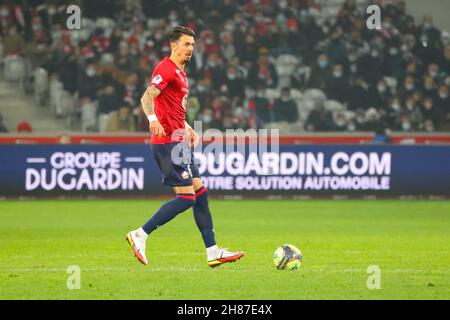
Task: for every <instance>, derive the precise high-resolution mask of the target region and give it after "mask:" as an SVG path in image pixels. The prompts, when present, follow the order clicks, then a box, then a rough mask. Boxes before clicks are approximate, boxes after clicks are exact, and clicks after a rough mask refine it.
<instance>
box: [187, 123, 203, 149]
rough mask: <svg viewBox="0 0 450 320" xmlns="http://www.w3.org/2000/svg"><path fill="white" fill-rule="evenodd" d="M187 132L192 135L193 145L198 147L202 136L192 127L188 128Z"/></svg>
mask: <svg viewBox="0 0 450 320" xmlns="http://www.w3.org/2000/svg"><path fill="white" fill-rule="evenodd" d="M187 132H188V134H189V137H191V147H193V148H195V147H197V146H198V144H199V142H200V138H199V136H198V134H197V132H195V130H194V129H192V128H188V130H187Z"/></svg>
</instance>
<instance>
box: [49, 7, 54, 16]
mask: <svg viewBox="0 0 450 320" xmlns="http://www.w3.org/2000/svg"><path fill="white" fill-rule="evenodd" d="M47 12H48V14H49V15H51V16H52V15H54V14H55V13H56V8H55V7H50V8H48V11H47Z"/></svg>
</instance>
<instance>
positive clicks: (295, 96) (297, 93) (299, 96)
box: [291, 89, 303, 100]
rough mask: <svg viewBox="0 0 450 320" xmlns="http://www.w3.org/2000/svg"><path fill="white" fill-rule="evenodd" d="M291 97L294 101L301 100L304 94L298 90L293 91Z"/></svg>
mask: <svg viewBox="0 0 450 320" xmlns="http://www.w3.org/2000/svg"><path fill="white" fill-rule="evenodd" d="M291 97H292V99H295V100H300V99H302V98H303V94H302V92H301V91H300V90H298V89H291Z"/></svg>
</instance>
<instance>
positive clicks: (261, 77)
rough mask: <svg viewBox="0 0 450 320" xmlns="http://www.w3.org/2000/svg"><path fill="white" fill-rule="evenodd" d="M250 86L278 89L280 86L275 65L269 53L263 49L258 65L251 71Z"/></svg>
mask: <svg viewBox="0 0 450 320" xmlns="http://www.w3.org/2000/svg"><path fill="white" fill-rule="evenodd" d="M248 81H249V85H250V86H251V87H253V88H256V87H258V86H263V87H265V88H276V87H277V86H278V75H277V72H276V70H275V67H274V65H273V64H272V63H271V62H270V61H269V51H268V50H267V49H266V48H261V49H260V51H259V57H258V60H257V61H256V63H254V64H253V66H252V67H251V68H250V70H249V74H248Z"/></svg>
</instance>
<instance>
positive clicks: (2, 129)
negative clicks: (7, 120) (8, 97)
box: [0, 113, 8, 133]
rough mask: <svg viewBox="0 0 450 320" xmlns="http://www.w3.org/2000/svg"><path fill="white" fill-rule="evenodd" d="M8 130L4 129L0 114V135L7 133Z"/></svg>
mask: <svg viewBox="0 0 450 320" xmlns="http://www.w3.org/2000/svg"><path fill="white" fill-rule="evenodd" d="M7 132H8V129H6V126H5V124H4V123H3V116H2V114H1V113H0V133H7Z"/></svg>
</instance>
